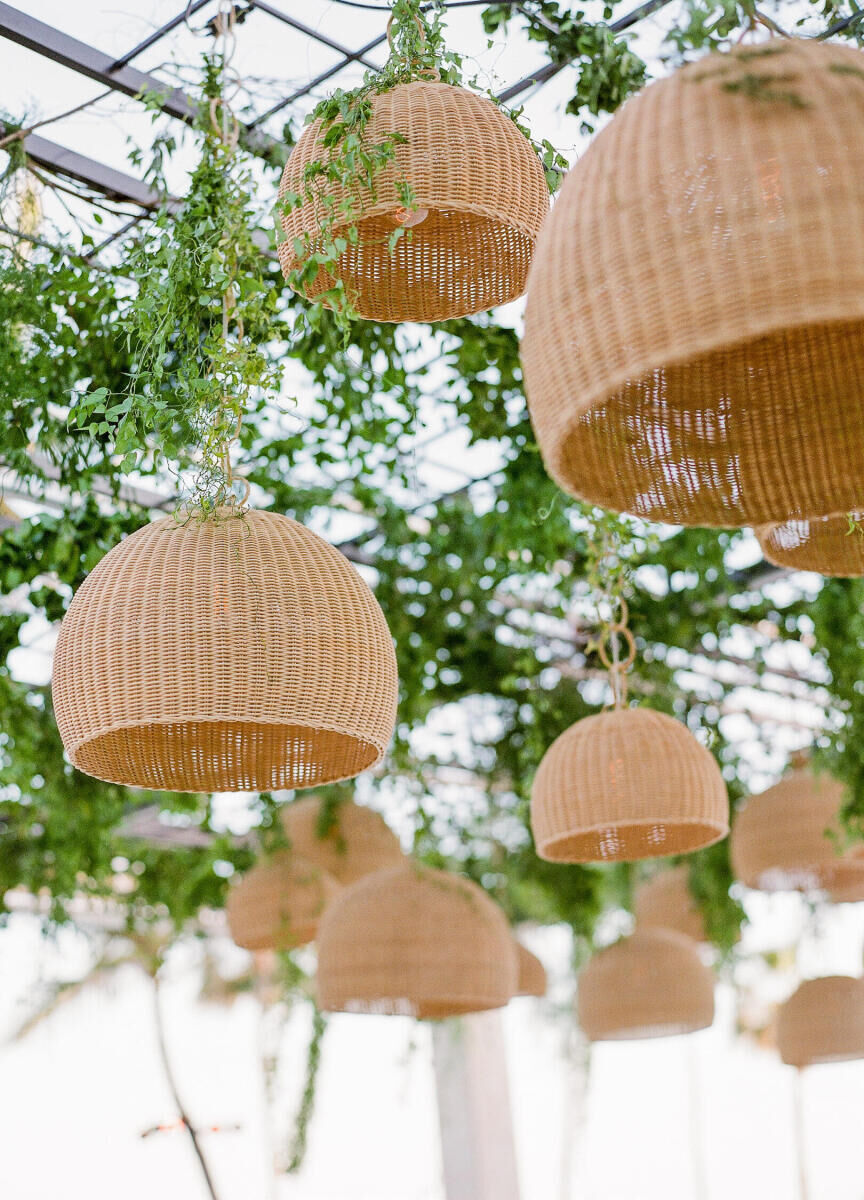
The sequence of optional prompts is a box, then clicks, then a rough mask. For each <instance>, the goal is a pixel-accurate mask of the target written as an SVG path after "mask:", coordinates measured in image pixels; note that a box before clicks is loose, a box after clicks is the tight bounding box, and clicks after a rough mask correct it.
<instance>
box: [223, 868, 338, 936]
mask: <svg viewBox="0 0 864 1200" xmlns="http://www.w3.org/2000/svg"><path fill="white" fill-rule="evenodd" d="M338 891H339V887H338V884H337V883H336V882H335V880H333V879H331V878H330V876H329V875H327V874H326V872H324V871H321V870H320V869H319V868H318V867H315V866H313V865H312V864H311V863H307V862H303V861H302V859H300V858H298V857H297V856H296V855H295V854H293V853H292V852H291V851H290V850H280V851H278V852H277V853H276V854H274V855H272V856H271V857H270V858H266V859H262V860H261V862H258V863H256V864H255V866H254V867H252V869H251V870H250V871H247V873H246V874H245V875H244V876H243V877H242V878H241V879H239V880H238V881H237V883H236V884H234V886H233V887H232V888H231V890H230V892H229V893H228V901H227V903H226V905H225V912H226V915H227V917H228V928H229V929H230V931H231V937H232V938H233V939H234V941H235V942H236V943H237V945H238V946H242V947H243V948H244V949H245V950H290V949H292V948H293V947H294V946H305V945H306V943H307V942H311V941H313V940H314V938H315V936H316V934H317V932H318V922H319V921H320V920H321V916H322V914H323V912H324V909H325V908H326V906H327V905H328V904H329V903H330V901H331V900H333V898H334V896H335V895H336V893H337V892H338Z"/></svg>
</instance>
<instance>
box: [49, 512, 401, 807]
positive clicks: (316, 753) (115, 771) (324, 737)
mask: <svg viewBox="0 0 864 1200" xmlns="http://www.w3.org/2000/svg"><path fill="white" fill-rule="evenodd" d="M396 690H397V678H396V659H395V654H394V650H393V643H392V639H391V637H390V634H389V631H388V629H387V624H386V621H385V620H384V615H383V613H382V612H381V609H380V607H379V605H378V602H377V601H376V599H375V597H374V596H373V594H372V592H371V591H370V589H369V587H368V586H367V585H366V583H365V582H364V581H363V579H362V578H361V577H360V575H359V574H358V573H357V571H356V570H355V569H354V567H353V566H351V564H350V563H349V562H348V561H347V559H345V558H344V557H343V556H342V555H341V554H339V552H338V551H336V550H334V549H333V547H332V546H330V545H328V543H327V542H325V541H324V540H323V539H322V538H320V537H318V535H317V534H315V533H312V532H311V531H310V530H308V529H305V528H304V527H303V526H302V525H299V524H298V523H297V522H296V521H292V520H291V519H290V518H288V517H283V516H280V515H278V514H276V513H270V512H259V511H254V510H253V511H250V512H247V513H246V514H245V515H244V516H243V517H242V518H237V517H226V518H225V519H223V520H217V521H214V520H208V521H205V522H200V521H189V522H187V523H186V524H179V523H178V522H177V521H176V520H175V519H174V518H173V517H169V518H165V519H163V520H160V521H155V522H153V523H152V524H150V525H146V526H145V527H144V528H143V529H139V530H138V531H137V532H136V533H134V534H132V535H131V536H129V537H127V538H126V539H125V540H124V541H122V542H121V543H120V544H119V545H118V546H115V547H114V549H113V550H111V551H110V553H109V554H107V555H106V556H105V558H103V559H102V561H101V562H100V563H99V564H98V565H97V566H96V567H95V568H94V570H93V571H92V572H91V573H90V575H89V576H88V578H87V579H86V580H85V582H84V584H83V585H82V586H81V587H80V588H79V590H78V592H77V594H76V595H75V597H74V598H73V600H72V603H71V605H70V606H69V610H68V612H67V614H66V617H65V618H64V620H63V623H62V626H61V629H60V635H59V638H58V642H57V650H56V654H55V658H54V678H53V695H54V709H55V713H56V716H57V724H58V726H59V729H60V734H61V736H62V738H63V744H64V746H65V747H66V751H67V753H68V755H69V758H70V759H71V761H72V763H73V764H74V765H75V766H76V767H78V769H79V770H81V771H84V772H85V773H87V774H88V775H94V776H96V777H97V778H100V779H107V780H110V781H112V782H114V783H124V784H129V785H132V786H135V787H143V788H169V789H173V790H177V791H194V792H197V791H232V790H234V791H245V790H262V791H263V790H271V789H275V788H295V787H312V786H314V785H316V784H321V783H326V782H329V781H333V780H337V779H343V778H348V777H351V776H353V775H356V774H358V773H359V772H360V771H363V770H365V769H366V768H367V767H370V766H372V765H373V764H374V763H377V762H378V761H380V759H381V758H382V756H383V754H384V751H385V749H386V746H387V743H388V741H389V739H390V736H391V734H392V731H393V725H394V722H395V713H396Z"/></svg>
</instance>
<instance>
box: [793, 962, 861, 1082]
mask: <svg viewBox="0 0 864 1200" xmlns="http://www.w3.org/2000/svg"><path fill="white" fill-rule="evenodd" d="M777 1049H778V1050H779V1051H780V1057H781V1058H782V1059H783V1061H784V1062H785V1063H788V1064H789V1065H790V1066H793V1067H810V1066H815V1065H816V1064H817V1063H830V1062H847V1061H849V1060H850V1059H855V1058H864V980H861V979H852V978H850V977H849V976H848V975H826V976H825V977H824V978H822V979H808V980H806V981H805V982H804V983H802V984H801V986H800V987H799V988H798V990H797V991H796V992H794V993H793V994H792V995H791V996H790V997H789V999H788V1000H787V1001H786V1003H785V1004H783V1005H782V1006H781V1008H780V1011H779V1013H778V1014H777Z"/></svg>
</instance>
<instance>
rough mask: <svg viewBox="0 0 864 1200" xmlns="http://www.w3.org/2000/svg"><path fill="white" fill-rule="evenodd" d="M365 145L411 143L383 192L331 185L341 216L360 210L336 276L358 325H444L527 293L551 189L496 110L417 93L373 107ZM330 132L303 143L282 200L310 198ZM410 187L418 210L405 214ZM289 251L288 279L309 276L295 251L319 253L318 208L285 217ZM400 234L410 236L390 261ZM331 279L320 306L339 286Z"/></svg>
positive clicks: (440, 87) (416, 88)
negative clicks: (402, 230) (307, 192)
mask: <svg viewBox="0 0 864 1200" xmlns="http://www.w3.org/2000/svg"><path fill="white" fill-rule="evenodd" d="M371 103H372V116H371V118H370V120H369V123H368V125H367V126H366V127H365V130H364V134H363V137H364V140H365V141H366V142H367V144H368V145H370V146H374V145H376V144H377V143H379V142H381V141H382V140H383V139H385V138H387V137H389V136H390V135H392V134H394V133H397V134H402V135H403V136H404V138H405V141H404V143H403V144H401V145H398V146H396V150H395V157H394V160H393V162H392V163H391V164H389V165H388V166H386V167H385V168H384V169H383V170H382V171H381V172H380V173H379V175H378V176H377V177H376V180H375V189H374V194H373V192H371V191H369V190H368V189H366V188H363V187H360V186H355V188H354V190H353V191H346V190H344V189H343V188H341V186H340V185H338V184H336V183H333V182H332V181H329V182H328V183H327V184H326V185H325V194H326V196H327V198H328V199H329V200H331V201H332V202H333V205H334V206H335V208H336V211H339V206H340V205H344V204H345V203H346V202H349V203H353V204H354V205H356V218H355V220H354V221H353V222H352V223H353V224H356V225H357V228H358V230H359V239H358V241H357V244H356V245H350V244H349V245H348V247H347V249H346V250H345V252H344V254H343V255H342V257H341V258H340V259H339V262H338V264H337V267H338V274H339V278H340V279H341V280H342V281H343V283H344V285H345V290H346V293H347V295H348V298H349V300H350V301H351V303H352V304H353V307H354V309H355V310H356V312H357V314H358V315H359V316H361V317H364V318H365V319H366V320H370V321H446V320H448V319H450V318H452V317H462V316H467V315H469V314H470V313H478V312H483V311H485V310H486V309H489V308H493V307H494V306H496V305H499V304H506V303H507V302H508V301H510V300H515V299H516V298H517V297H518V296H521V295H522V293H523V292H524V291H525V282H526V279H527V276H528V266H529V264H530V262H531V256H532V254H533V252H534V244H535V242H536V240H537V235H538V233H539V232H540V226H541V225H542V223H543V220H544V218H545V216H546V214H547V213H548V211H549V189H548V187H547V185H546V179H545V175H544V171H543V167H542V165H541V163H540V160H539V158H538V157H537V155H536V153H535V152H534V149H533V147H532V146H531V143H530V142H529V141H528V139H527V138H526V137H525V136H524V134H522V133H520V131H519V130H518V129H517V128H516V126H515V124H514V123H513V121H511V120H510V119H509V117H507V116H505V115H504V113H502V112H501V110H500V109H499V108H498V107H497V105H495V104H493V103H492V101H491V100H488V99H486V98H485V97H483V96H478V95H476V94H475V93H474V92H470V91H468V90H466V89H465V88H460V87H453V86H451V85H450V84H447V83H439V82H433V81H425V80H422V81H418V82H415V83H405V84H400V85H398V86H397V87H394V88H393V89H392V90H390V91H388V92H383V93H381V94H379V95H373V96H372V98H371ZM321 131H322V127H321V123H320V121H318V122H314V123H313V124H312V125H310V126H309V127H308V128H307V129H306V130H304V132H303V134H302V135H301V137H300V139H299V141H298V142H297V145H296V146H295V147H294V149H293V150H292V152H291V155H290V157H289V159H288V162H287V163H286V164H285V170H284V173H283V175H282V184H281V186H280V189H279V195H280V197H284V196H286V195H288V194H295V195H303V193H304V186H305V185H304V172H305V171H306V169H307V168H308V167H309V166H310V164H312V163H314V162H326V161H327V159H328V155H329V151H328V150H327V149H325V148H324V146H323V145H322V143H321V140H320V138H321ZM400 183H407V184H408V186H409V187H410V188H411V190H412V193H413V196H414V198H415V206H414V208H413V210H412V211H411V212H406V209H405V207H404V200H403V199H402V198H401V197H400V194H399V187H398V185H399V184H400ZM281 222H282V230H283V234H284V240H282V241H281V243H280V246H279V258H280V261H281V263H282V271H283V273H284V275H285V277H286V279H287V278H289V277H290V275H291V273H292V272H293V271H294V270H296V269H297V268H298V267H299V266H300V265H301V264H302V257H301V256H298V253H297V249H296V246H295V241H296V240H297V239H299V241H300V242H302V240H303V239H304V238H307V237H308V238H309V239H310V240H311V242H312V243H313V245H314V240H315V236H316V232H317V221H316V208H315V204H314V202H313V201H312V200H307V201H306V202H305V203H303V204H302V205H300V206H299V207H297V208H294V209H292V210H290V211H287V212H283V213H282V216H281ZM400 225H404V226H406V228H409V233H410V236H408V234H406V235H404V236H402V237H401V238H400V239H399V240H398V241H397V242H396V243H395V245H394V246H393V248H392V249H391V247H390V239H391V235H392V234H393V232H394V230H397V229H398V228H399V226H400ZM333 282H334V280H333V278H332V277H330V276H329V275H328V274H327V273H326V271H324V270H323V269H322V270H321V271H320V272H319V275H318V277H317V279H316V280H315V281H314V283H313V284H312V286H311V287H310V288H309V289H308V294H309V296H310V298H312V299H314V298H315V296H316V295H318V294H320V293H321V292H323V291H325V290H326V289H328V288H330V287H332V286H333Z"/></svg>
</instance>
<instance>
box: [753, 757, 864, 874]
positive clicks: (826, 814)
mask: <svg viewBox="0 0 864 1200" xmlns="http://www.w3.org/2000/svg"><path fill="white" fill-rule="evenodd" d="M844 796H845V788H844V786H843V784H842V783H840V782H839V781H838V780H836V779H832V778H831V776H830V775H827V774H825V773H819V774H816V773H815V772H813V771H812V770H809V769H806V768H805V769H799V770H795V771H791V772H790V773H789V774H788V775H786V776H785V777H784V778H783V779H781V780H780V782H779V783H777V784H775V785H774V786H773V787H770V788H768V790H767V791H765V792H761V793H760V794H759V795H757V796H751V797H750V799H749V800H748V801H747V803H746V804H745V805H744V807H743V808H742V810H741V811H740V812H739V813H738V814H737V816H736V818H735V821H734V823H733V825H732V836H731V837H730V839H729V852H730V856H731V859H732V870H733V872H734V874H735V877H736V878H737V879H740V880H741V882H742V883H745V884H746V885H747V886H748V887H752V888H758V889H760V890H761V891H768V892H771V891H783V890H798V891H808V890H810V889H816V888H824V889H825V890H827V891H829V892H830V890H831V887H832V886H833V885H834V884H835V883H836V884H837V885H838V886H839V885H841V884H843V885H847V886H848V884H849V883H850V881H852V880H854V879H856V878H857V879H860V880H861V881H862V883H864V857H862V856H861V855H860V854H859V853H856V852H855V850H854V848H853V849H850V850H847V851H846V852H844V853H843V854H840V853H839V847H838V842H837V841H836V840H835V838H834V837H832V836H830V834H829V832H828V831H833V833H835V834H837V835H839V834H840V824H839V821H838V816H839V811H840V807H841V805H842V803H843V800H844Z"/></svg>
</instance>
